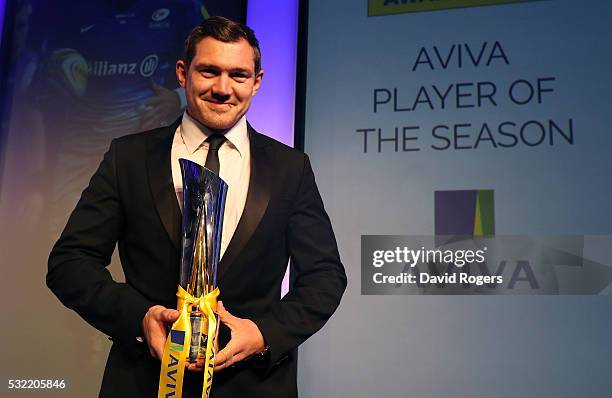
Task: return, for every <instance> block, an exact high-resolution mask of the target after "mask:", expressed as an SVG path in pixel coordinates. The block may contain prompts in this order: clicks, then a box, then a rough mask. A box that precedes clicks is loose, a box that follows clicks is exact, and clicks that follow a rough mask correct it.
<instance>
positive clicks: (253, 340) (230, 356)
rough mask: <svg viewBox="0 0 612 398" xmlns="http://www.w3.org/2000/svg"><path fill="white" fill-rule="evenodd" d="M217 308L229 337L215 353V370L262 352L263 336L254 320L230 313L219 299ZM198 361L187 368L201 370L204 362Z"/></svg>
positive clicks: (264, 344)
mask: <svg viewBox="0 0 612 398" xmlns="http://www.w3.org/2000/svg"><path fill="white" fill-rule="evenodd" d="M217 310H218V313H219V320H220V321H221V322H222V323H223V324H225V326H227V327H228V328H229V330H230V332H231V338H230V341H229V342H228V343H227V345H226V346H225V348H223V349H222V350H221V351H219V352H218V353H217V355H216V359H215V371H218V370H223V369H225V368H227V367H230V366H232V365H235V364H236V363H238V362H240V361H242V360H244V359H246V358H248V357H250V356H251V355H254V354H257V353H260V352H262V351H263V350H264V349H265V348H266V343H265V341H264V338H263V336H262V334H261V332H260V331H259V328H258V327H257V325H256V324H255V322H253V321H251V320H250V319H244V318H238V317H236V316H234V315H232V314H230V313H229V311H227V310H226V309H225V307H224V306H223V302H222V301H219V303H218V305H217ZM200 362H203V361H200ZM200 362H198V363H197V364H191V365H189V366H188V369H189V370H194V371H199V370H202V367H203V365H204V364H203V363H200Z"/></svg>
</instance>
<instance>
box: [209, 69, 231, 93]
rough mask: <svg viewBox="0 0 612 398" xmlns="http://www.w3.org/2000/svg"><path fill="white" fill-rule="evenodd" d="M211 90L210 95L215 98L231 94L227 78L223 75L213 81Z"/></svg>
mask: <svg viewBox="0 0 612 398" xmlns="http://www.w3.org/2000/svg"><path fill="white" fill-rule="evenodd" d="M212 89H213V90H212V93H213V95H214V96H215V97H229V96H230V95H231V94H232V87H231V81H230V78H229V76H228V75H226V74H225V73H222V74H220V75H219V76H218V77H217V79H216V80H215V84H213V87H212Z"/></svg>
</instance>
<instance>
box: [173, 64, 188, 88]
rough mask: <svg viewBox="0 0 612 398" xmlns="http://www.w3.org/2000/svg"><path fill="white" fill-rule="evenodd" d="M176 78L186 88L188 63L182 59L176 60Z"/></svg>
mask: <svg viewBox="0 0 612 398" xmlns="http://www.w3.org/2000/svg"><path fill="white" fill-rule="evenodd" d="M176 78H177V79H178V82H179V84H180V85H181V87H183V88H185V84H186V82H187V64H185V61H183V60H182V59H179V60H178V61H176Z"/></svg>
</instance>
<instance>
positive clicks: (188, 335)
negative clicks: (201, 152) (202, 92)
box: [158, 159, 228, 398]
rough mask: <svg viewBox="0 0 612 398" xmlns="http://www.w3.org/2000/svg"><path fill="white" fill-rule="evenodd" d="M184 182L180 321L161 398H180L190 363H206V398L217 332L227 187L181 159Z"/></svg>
mask: <svg viewBox="0 0 612 398" xmlns="http://www.w3.org/2000/svg"><path fill="white" fill-rule="evenodd" d="M179 163H180V165H181V174H182V177H183V200H182V202H183V226H182V233H181V253H180V254H181V257H180V278H179V286H178V293H177V296H178V303H177V309H178V310H179V319H177V321H176V322H175V323H174V324H173V325H172V329H171V330H170V333H169V335H168V338H167V340H166V346H165V348H164V356H163V358H162V368H161V373H160V382H159V390H158V397H167V396H173V397H177V398H180V397H181V395H182V380H183V374H184V370H185V365H186V364H187V363H188V362H191V363H193V362H196V361H197V360H198V359H202V360H203V361H204V386H203V392H202V397H208V396H209V394H210V388H211V383H212V374H213V368H214V359H215V351H214V345H215V344H214V343H215V338H216V333H217V329H218V320H219V319H218V315H217V296H218V295H219V290H218V289H217V266H218V264H219V257H220V254H221V231H222V228H223V211H224V208H225V198H226V195H227V188H228V187H227V184H226V183H225V181H223V180H222V179H221V178H220V177H219V176H217V175H216V174H215V173H213V172H212V171H210V170H208V169H207V168H205V167H202V166H200V165H198V164H196V163H194V162H191V161H189V160H186V159H179Z"/></svg>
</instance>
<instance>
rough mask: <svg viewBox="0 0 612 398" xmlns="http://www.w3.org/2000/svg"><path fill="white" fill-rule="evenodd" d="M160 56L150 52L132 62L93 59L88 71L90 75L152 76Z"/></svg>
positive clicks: (88, 65) (89, 63) (88, 64)
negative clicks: (138, 60) (139, 59)
mask: <svg viewBox="0 0 612 398" xmlns="http://www.w3.org/2000/svg"><path fill="white" fill-rule="evenodd" d="M158 63H159V58H158V57H157V55H156V54H149V55H147V56H146V57H144V58H143V59H142V61H140V62H131V63H114V62H109V61H92V62H88V63H87V71H88V72H89V75H90V76H98V77H107V76H119V75H136V74H140V75H141V76H142V77H151V76H153V73H155V70H156V69H157V65H158Z"/></svg>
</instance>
